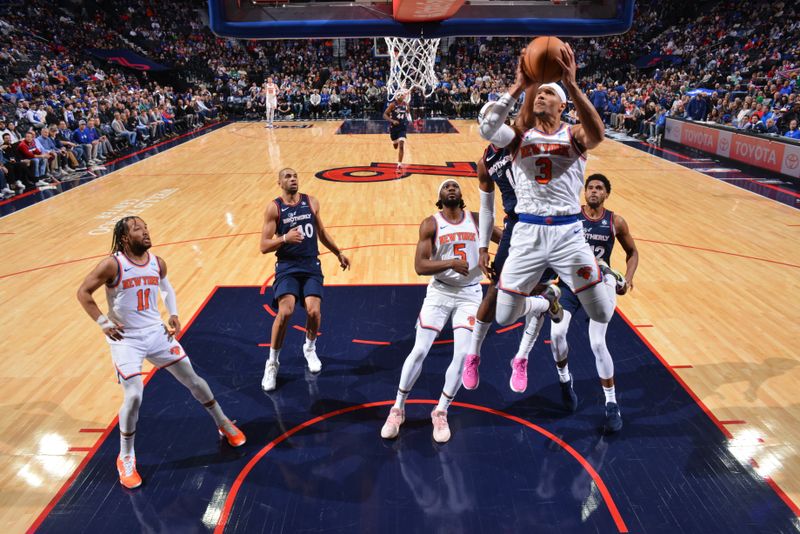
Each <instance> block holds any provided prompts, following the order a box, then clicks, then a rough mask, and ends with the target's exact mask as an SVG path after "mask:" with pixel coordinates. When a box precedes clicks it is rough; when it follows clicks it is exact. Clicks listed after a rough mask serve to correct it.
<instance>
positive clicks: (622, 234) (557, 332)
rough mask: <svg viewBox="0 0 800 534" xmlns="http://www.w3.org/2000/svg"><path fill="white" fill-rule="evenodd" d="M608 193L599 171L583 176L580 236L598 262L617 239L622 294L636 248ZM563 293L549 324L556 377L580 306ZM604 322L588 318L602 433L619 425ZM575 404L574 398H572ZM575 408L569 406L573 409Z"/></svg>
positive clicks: (629, 285) (564, 369) (628, 285)
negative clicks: (559, 310)
mask: <svg viewBox="0 0 800 534" xmlns="http://www.w3.org/2000/svg"><path fill="white" fill-rule="evenodd" d="M610 194H611V182H610V181H609V180H608V178H606V177H605V176H604V175H602V174H592V175H591V176H589V177H588V178H587V179H586V189H585V196H586V205H585V206H583V208H582V210H581V220H582V222H583V230H584V235H585V237H586V241H587V242H588V243H589V246H591V248H592V250H593V251H594V253H595V255H596V256H597V259H598V260H599V261H600V262H601V263H605V264H610V263H611V251H612V249H613V248H614V242H615V241H619V244H620V245H622V248H623V250H624V251H625V263H626V267H625V276H624V278H623V277H621V276H620V277H619V279H618V280H617V293H618V294H620V295H624V294H625V293H626V292H627V291H629V290H632V289H633V275H634V274H635V273H636V268H637V267H638V266H639V251H638V250H636V243H635V242H634V241H633V236H631V233H630V231H629V230H628V223H627V222H625V219H623V218H622V217H620V216H619V215H617V214H615V213H614V212H613V211H610V210H607V209H606V208H605V201H606V199H607V198H608V195H610ZM562 291H563V295H562V297H561V304H562V306H563V307H564V320H563V321H561V322H560V323H559V324H553V326H552V328H551V330H550V340H551V343H550V349H551V350H552V351H553V357H554V358H555V360H556V368H557V370H558V375H559V377H560V378H562V379H563V378H565V377H568V376H569V368H568V366H567V356H568V354H569V347H568V346H567V330H569V322H570V319H571V318H572V317H573V316H574V315H575V313H576V312H577V311H578V310H579V309H580V308H581V303H580V301H579V300H578V299H577V298H576V297H575V294H574V293H572V291H570V289H569V288H568V287H566V286H563V287H562ZM607 329H608V324H607V323H600V322H597V321H594V320H591V319H590V320H589V343H590V344H591V347H592V352H593V353H594V358H595V366H596V367H597V374H598V375H599V376H600V383H601V385H602V386H603V393H604V394H605V404H606V409H605V423H604V425H603V426H604V429H605V431H606V432H617V431H618V430H620V429H621V428H622V415H621V414H620V410H619V404H618V403H617V397H616V388H615V385H614V361H613V360H612V359H611V353H609V352H608V347H607V346H606V330H607ZM575 404H576V407H577V397H576V403H575ZM574 409H575V408H573V410H574Z"/></svg>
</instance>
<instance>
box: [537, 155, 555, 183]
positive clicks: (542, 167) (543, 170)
mask: <svg viewBox="0 0 800 534" xmlns="http://www.w3.org/2000/svg"><path fill="white" fill-rule="evenodd" d="M534 178H535V179H536V182H537V183H540V184H549V183H550V180H552V179H553V161H552V160H551V159H550V158H538V159H537V160H536V176H534Z"/></svg>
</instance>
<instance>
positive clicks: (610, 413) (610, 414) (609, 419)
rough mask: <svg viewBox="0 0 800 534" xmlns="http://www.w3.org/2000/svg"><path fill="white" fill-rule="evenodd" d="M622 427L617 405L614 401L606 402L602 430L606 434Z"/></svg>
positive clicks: (617, 430)
mask: <svg viewBox="0 0 800 534" xmlns="http://www.w3.org/2000/svg"><path fill="white" fill-rule="evenodd" d="M621 429H622V414H620V412H619V405H617V403H616V402H607V403H606V421H605V424H603V430H604V431H605V433H606V434H612V433H614V432H619V431H620V430H621Z"/></svg>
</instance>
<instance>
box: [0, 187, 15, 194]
mask: <svg viewBox="0 0 800 534" xmlns="http://www.w3.org/2000/svg"><path fill="white" fill-rule="evenodd" d="M3 194H4V195H16V193H15V192H14V190H13V189H11V188H9V187H8V186H5V187H4V188H3Z"/></svg>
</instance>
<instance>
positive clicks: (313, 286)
mask: <svg viewBox="0 0 800 534" xmlns="http://www.w3.org/2000/svg"><path fill="white" fill-rule="evenodd" d="M281 263H282V262H279V264H281ZM287 263H288V262H287ZM313 263H314V264H316V265H317V266H318V265H319V261H318V260H317V259H316V258H314V262H313ZM283 265H284V264H281V265H279V268H278V269H276V272H275V281H274V282H273V283H272V295H273V297H272V299H273V300H272V305H273V307H277V306H278V300H279V299H280V297H282V296H283V295H294V296H295V297H296V298H297V301H298V302H299V303H300V305H301V306H305V298H306V297H319V298H322V296H323V289H322V283H323V280H324V278H325V277H324V276H323V275H322V270H320V269H300V268H298V266H295V265H291V264H289V265H287V267H288V268H286V269H284V268H280V267H283Z"/></svg>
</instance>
